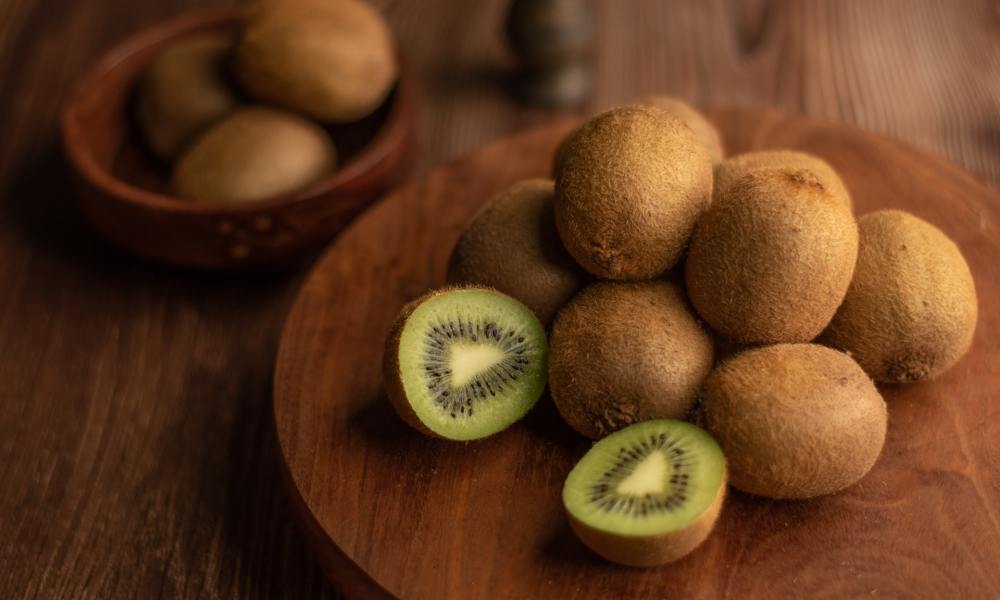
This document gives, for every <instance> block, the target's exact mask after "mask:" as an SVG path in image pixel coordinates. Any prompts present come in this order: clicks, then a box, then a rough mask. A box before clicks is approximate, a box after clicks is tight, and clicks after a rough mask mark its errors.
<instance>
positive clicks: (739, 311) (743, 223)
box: [685, 169, 858, 343]
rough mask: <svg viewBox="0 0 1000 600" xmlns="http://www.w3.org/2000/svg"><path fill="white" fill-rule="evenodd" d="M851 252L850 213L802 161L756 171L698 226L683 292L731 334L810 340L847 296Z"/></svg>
mask: <svg viewBox="0 0 1000 600" xmlns="http://www.w3.org/2000/svg"><path fill="white" fill-rule="evenodd" d="M857 252H858V227H857V224H856V223H855V221H854V216H853V215H852V214H851V211H850V208H849V207H848V206H847V205H845V204H844V203H843V201H842V200H841V199H840V198H838V197H837V196H835V195H834V194H831V193H830V191H829V190H828V189H827V187H826V186H825V185H824V183H823V182H822V180H821V179H820V178H818V177H817V176H816V175H814V174H813V173H812V172H811V171H808V170H801V169H769V170H760V171H755V172H752V173H749V174H747V175H744V176H743V177H742V178H740V179H739V181H737V182H736V183H734V184H733V185H731V186H730V187H729V189H728V190H726V193H725V194H724V195H723V196H722V197H721V198H720V200H719V201H717V202H714V203H713V205H712V207H711V208H710V209H709V210H708V211H707V212H706V213H705V216H704V218H702V220H701V222H700V223H699V224H698V229H697V230H696V232H695V235H694V237H693V239H692V242H691V248H690V249H689V251H688V257H687V264H686V273H685V277H686V281H687V291H688V296H689V297H690V299H691V302H692V304H693V305H694V307H695V309H696V310H697V311H698V314H699V315H700V316H701V318H702V319H704V320H705V321H706V322H707V323H708V324H709V325H710V326H711V327H712V328H713V329H715V330H716V331H718V332H719V333H721V334H722V335H724V336H726V337H728V338H730V339H731V340H733V341H736V342H739V343H776V342H805V341H809V340H812V339H813V338H815V337H816V336H817V335H819V333H820V332H821V331H823V328H824V327H826V325H827V324H828V323H829V322H830V319H832V318H833V314H834V312H836V310H837V307H838V306H839V305H840V303H841V301H842V300H843V299H844V295H845V294H846V293H847V287H848V285H850V282H851V275H852V274H853V272H854V263H855V260H856V258H857Z"/></svg>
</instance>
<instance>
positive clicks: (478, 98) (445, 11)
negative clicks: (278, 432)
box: [0, 0, 1000, 598]
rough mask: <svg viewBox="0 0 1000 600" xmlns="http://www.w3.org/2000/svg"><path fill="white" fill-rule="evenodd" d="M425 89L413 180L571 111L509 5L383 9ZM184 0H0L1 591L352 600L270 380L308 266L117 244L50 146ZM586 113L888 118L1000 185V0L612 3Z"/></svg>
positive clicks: (887, 122) (459, 2) (864, 123)
mask: <svg viewBox="0 0 1000 600" xmlns="http://www.w3.org/2000/svg"><path fill="white" fill-rule="evenodd" d="M376 4H378V5H379V6H380V7H381V8H383V9H384V13H385V14H386V15H387V17H388V19H389V21H390V23H391V25H392V26H393V28H394V29H395V31H396V33H397V35H398V37H399V43H400V45H401V47H402V48H403V53H404V55H405V56H406V59H407V65H408V66H409V67H410V68H411V69H412V70H413V72H414V75H415V78H416V80H417V83H418V85H419V87H420V98H419V99H420V106H419V115H418V133H419V136H420V140H421V146H422V149H421V152H420V153H419V155H418V158H417V169H416V173H420V172H422V171H425V170H426V169H427V168H429V167H431V166H433V165H435V164H437V163H440V162H442V161H446V160H448V159H451V158H453V157H457V156H459V155H461V154H463V153H465V152H467V151H469V150H471V149H473V148H475V147H477V146H479V145H482V144H484V143H486V142H488V141H490V140H492V139H494V138H496V137H498V136H500V135H502V134H504V133H506V132H510V131H514V130H520V129H523V128H526V127H530V126H533V125H536V124H541V123H543V122H545V121H547V120H550V119H552V118H553V117H555V116H557V114H558V113H555V112H552V111H544V110H539V109H528V108H525V107H522V106H519V105H518V104H517V103H516V102H514V101H512V100H511V99H510V98H509V96H507V95H506V94H505V92H504V86H503V76H504V74H505V73H506V70H507V69H508V67H509V65H510V59H509V57H508V55H507V54H506V52H505V50H504V47H503V44H502V40H501V39H500V36H499V30H500V26H501V22H502V20H503V17H504V13H505V9H506V5H505V2H502V1H495V0H476V1H469V0H419V1H414V0H398V1H393V2H389V1H384V0H383V1H381V2H377V3H376ZM200 5H201V4H199V3H197V2H194V1H188V0H151V1H148V2H136V1H134V0H0V139H2V144H0V490H2V493H0V597H2V598H21V597H25V598H33V597H41V598H76V597H92V598H119V597H120V598H132V597H137V598H157V597H164V598H176V597H192V598H200V597H205V598H230V597H236V596H239V597H252V598H261V597H265V598H266V597H288V598H304V597H309V598H314V597H330V596H334V595H335V594H334V592H333V590H332V589H331V588H330V587H329V586H328V585H327V584H326V583H325V581H324V579H323V576H322V575H321V574H320V572H319V571H318V569H317V567H316V566H315V564H314V562H313V561H312V559H311V558H310V557H309V555H308V553H307V551H306V549H305V548H304V546H303V544H302V542H301V541H300V538H299V536H298V533H297V531H296V530H295V527H294V525H293V524H292V522H291V518H290V512H289V508H288V505H287V502H286V500H285V497H284V495H283V493H282V490H281V487H280V483H279V480H278V477H277V476H278V467H277V464H278V463H277V457H276V454H275V446H274V435H273V432H272V429H273V427H272V419H271V412H270V402H271V390H270V383H271V370H272V363H273V359H274V352H275V346H276V344H277V340H278V335H279V332H280V327H281V323H282V320H283V318H284V315H285V312H286V310H287V308H288V306H289V303H290V301H291V299H292V297H293V296H294V293H295V289H296V287H297V284H298V283H299V282H300V280H301V277H302V275H303V273H304V267H303V269H300V270H298V271H295V272H292V273H288V274H284V275H268V276H260V275H255V276H248V275H243V276H239V275H212V274H192V273H187V272H182V271H175V270H168V269H164V268H161V267H157V266H154V265H151V264H148V263H144V262H140V261H138V260H134V259H131V258H128V257H126V256H123V255H122V254H120V253H118V252H116V251H114V250H113V249H110V248H108V247H107V246H105V245H104V244H103V243H102V242H100V241H99V240H98V239H97V238H95V237H94V236H93V235H92V234H91V233H90V232H89V231H88V230H87V228H86V226H85V225H84V223H83V222H82V221H81V218H80V216H79V215H78V213H77V212H76V210H75V209H74V207H73V204H72V195H73V192H72V190H71V188H70V186H69V181H68V176H67V174H68V171H67V167H66V164H65V162H64V160H63V159H62V157H61V152H60V149H59V144H58V137H57V116H58V113H59V110H60V107H61V105H62V102H63V100H64V98H65V96H66V94H67V93H68V92H69V91H70V90H71V89H72V85H73V84H74V82H75V81H76V79H77V78H78V77H79V76H80V75H81V74H82V73H83V71H84V69H85V68H86V67H87V66H88V64H89V63H90V62H91V61H92V60H94V59H95V58H96V57H97V56H98V55H99V54H100V53H101V52H102V51H103V50H106V49H107V48H109V47H110V46H111V45H112V44H113V43H114V42H115V41H116V40H118V39H120V38H121V37H122V36H125V35H127V34H129V33H131V32H132V31H134V30H135V29H137V28H140V27H143V26H146V25H150V24H153V23H155V22H157V21H158V20H160V19H162V18H165V17H169V16H172V15H175V14H178V13H180V12H182V11H183V10H185V9H187V8H191V7H194V6H200ZM595 6H596V11H597V15H598V19H599V23H600V32H599V39H598V49H597V53H596V58H595V69H596V72H595V76H596V93H595V96H594V98H593V100H592V102H591V103H590V104H589V105H588V106H587V107H585V109H584V112H591V111H593V110H597V109H599V108H604V107H608V106H611V105H613V104H616V103H619V102H623V101H626V100H629V99H630V98H633V97H634V96H636V95H640V94H647V93H652V92H666V93H670V94H673V95H676V96H679V97H681V98H684V99H687V100H690V101H692V102H694V103H697V104H703V105H717V106H754V107H778V108H781V109H783V110H786V111H789V112H799V113H806V114H809V115H814V116H817V117H821V118H825V119H831V120H837V121H842V122H845V123H850V124H854V125H857V126H860V127H864V128H867V129H871V130H874V131H878V132H883V133H885V134H887V135H889V136H892V137H895V138H898V139H900V140H904V141H906V142H909V143H911V144H913V145H915V146H918V147H922V148H925V149H929V150H931V151H934V152H937V153H939V154H941V155H944V156H946V157H948V158H950V159H952V160H954V161H955V162H957V163H959V164H960V165H962V166H964V167H966V168H967V169H968V170H970V171H971V172H973V173H974V174H976V175H978V176H979V177H981V178H983V179H985V180H987V181H990V182H991V183H993V184H994V185H996V184H997V182H998V181H1000V35H998V33H1000V3H997V2H986V1H981V2H980V1H971V0H970V1H961V2H960V1H955V0H940V1H915V0H897V1H877V0H850V1H836V2H834V1H828V2H820V1H812V2H807V1H801V2H800V1H786V2H762V1H756V2H737V1H723V0H711V1H710V0H699V1H693V0H684V1H681V0H675V1H668V0H627V1H621V0H604V1H599V2H597V3H596V5H595Z"/></svg>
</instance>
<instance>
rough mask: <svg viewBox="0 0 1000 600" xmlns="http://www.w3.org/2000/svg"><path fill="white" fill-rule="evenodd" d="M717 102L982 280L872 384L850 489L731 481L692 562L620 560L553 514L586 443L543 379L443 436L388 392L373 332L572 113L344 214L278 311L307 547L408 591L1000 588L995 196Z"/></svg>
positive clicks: (752, 132) (740, 131)
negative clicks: (910, 226)
mask: <svg viewBox="0 0 1000 600" xmlns="http://www.w3.org/2000/svg"><path fill="white" fill-rule="evenodd" d="M712 116H713V118H714V119H715V121H716V122H717V123H718V124H719V126H720V128H721V130H722V132H723V137H724V139H725V141H726V143H727V145H728V146H729V147H730V148H732V149H733V150H734V151H745V150H752V149H768V148H797V149H801V150H805V151H807V152H810V153H813V154H816V155H819V156H822V157H823V158H825V159H827V160H828V161H829V162H830V163H831V164H832V165H833V166H834V167H835V168H836V169H837V171H838V172H839V173H840V174H841V176H842V177H843V179H844V182H845V183H846V184H847V187H848V189H849V190H850V192H851V195H852V198H853V200H854V205H855V210H856V211H857V212H858V214H864V213H866V212H870V211H872V210H876V209H879V208H902V209H905V210H909V211H911V212H913V213H915V214H917V215H919V216H921V217H923V218H925V219H927V220H929V221H931V222H933V223H935V224H937V225H938V226H939V227H941V228H942V229H943V230H944V231H945V232H946V233H947V234H948V235H950V236H951V237H952V239H954V240H955V241H956V242H957V243H958V244H959V246H960V247H961V248H962V251H963V253H964V255H965V256H966V259H967V260H968V262H969V263H970V267H971V269H972V272H973V276H974V278H975V280H976V283H977V291H978V294H979V306H980V319H979V324H978V328H977V335H976V339H975V342H974V344H973V347H972V350H971V351H970V352H969V354H968V355H967V356H966V357H965V358H964V359H963V360H962V361H961V362H960V363H959V364H958V365H957V366H956V367H955V368H953V369H952V370H951V371H949V372H948V373H947V374H945V375H944V376H942V377H941V378H939V379H938V380H936V381H934V382H932V383H925V384H920V385H913V386H885V387H883V388H882V392H883V394H884V395H885V396H886V399H887V402H888V404H889V407H890V416H889V423H890V425H889V436H888V440H887V443H886V447H885V449H884V450H883V453H882V456H881V457H880V460H879V461H878V463H877V464H876V466H875V468H874V469H873V470H872V472H871V473H869V475H868V476H867V477H866V478H865V479H864V480H862V482H861V483H860V484H858V485H856V486H854V487H852V488H850V489H849V490H847V491H846V492H844V493H841V494H837V495H835V496H831V497H826V498H820V499H816V500H812V501H802V502H778V501H770V500H765V499H760V498H753V497H751V496H748V495H745V494H741V493H738V492H733V493H732V494H731V495H730V498H729V501H728V503H727V504H726V506H724V507H723V511H722V515H721V517H720V521H719V523H718V525H717V530H716V532H715V533H714V534H713V535H712V536H711V537H710V538H709V540H708V542H706V544H705V545H704V546H703V547H702V548H700V549H699V550H698V551H697V552H696V553H695V554H693V555H691V556H689V557H688V558H686V559H685V560H682V561H680V562H678V563H677V564H674V565H668V566H666V567H663V568H660V569H651V570H641V569H640V570H637V569H629V568H624V567H618V566H615V565H611V564H609V563H607V562H605V561H603V560H600V559H599V558H597V557H596V556H595V555H593V554H592V553H590V552H589V551H588V550H587V549H586V548H585V547H584V546H583V545H582V544H580V543H579V542H577V541H576V539H575V537H574V536H573V534H572V533H571V532H570V530H569V528H568V526H567V524H566V520H565V518H564V517H563V514H562V505H561V490H562V484H563V481H564V479H565V477H566V474H567V473H569V470H570V469H571V468H572V466H573V464H574V463H575V462H576V461H577V460H579V458H580V457H581V456H582V455H583V454H584V453H585V452H586V449H587V448H588V447H589V446H590V443H591V442H590V440H586V439H584V438H582V437H580V436H579V435H576V434H574V432H573V431H572V430H571V429H570V428H569V427H568V426H566V425H565V424H564V423H563V422H562V421H561V420H560V418H559V417H558V414H557V412H556V410H555V408H554V405H553V404H552V402H551V400H550V399H549V398H548V396H547V395H546V396H545V397H543V400H542V401H541V402H540V404H539V406H537V407H536V408H535V410H534V411H533V412H532V413H531V414H530V415H529V416H528V417H527V418H526V419H525V421H524V422H523V423H518V424H516V425H515V426H514V427H511V428H510V429H509V430H507V431H505V432H503V433H501V434H499V435H497V436H494V437H492V438H489V439H487V440H483V441H480V442H474V443H448V442H442V441H440V440H432V439H428V438H426V437H424V436H423V435H421V434H420V433H418V432H416V431H414V430H413V429H410V428H409V427H407V426H406V425H404V424H403V423H402V422H401V421H400V420H399V419H398V418H396V417H395V414H394V413H393V411H392V409H391V407H390V406H389V403H388V401H387V399H386V398H385V394H384V391H383V386H382V381H381V355H382V349H383V346H384V343H383V341H384V338H385V335H386V332H387V331H388V329H389V327H390V326H391V324H392V321H393V319H394V317H395V315H396V313H397V312H398V310H399V309H400V307H401V306H403V304H405V303H406V302H408V301H409V300H411V299H413V297H416V296H419V295H420V294H421V293H423V292H424V291H425V290H426V289H428V288H433V287H437V286H439V285H441V284H442V283H443V281H444V278H445V271H446V265H447V260H448V256H449V255H450V253H451V248H452V246H453V244H454V241H455V239H456V238H457V237H458V234H459V233H460V231H461V229H462V226H463V225H464V223H465V222H467V220H468V218H469V217H470V216H471V215H472V214H474V213H475V211H476V210H477V209H478V208H479V207H480V206H481V205H482V203H483V202H484V201H485V200H486V199H488V198H489V197H490V196H492V195H493V194H494V193H496V192H497V191H499V190H501V189H503V188H504V187H506V186H507V185H509V184H510V183H512V182H513V181H516V180H518V179H522V178H526V177H537V176H544V175H546V174H547V172H548V169H549V166H550V165H551V163H552V153H553V151H554V149H555V148H556V146H557V145H558V143H559V141H560V140H561V139H562V137H563V136H564V135H565V133H566V131H567V127H566V126H565V125H556V126H552V127H548V128H544V129H542V130H540V131H537V132H532V133H527V134H522V135H520V136H515V137H512V138H508V139H505V140H503V141H500V142H497V143H495V144H493V145H490V146H488V147H486V148H484V149H482V150H479V151H477V152H475V153H473V154H472V155H470V156H469V157H468V158H465V159H463V160H461V161H459V162H457V163H455V164H453V165H449V166H447V167H442V168H439V169H435V170H434V171H432V172H431V173H430V174H429V175H428V176H427V177H425V178H423V179H421V180H420V181H418V182H416V183H414V184H412V185H409V186H406V187H405V188H403V189H402V190H400V191H399V192H397V193H395V194H393V195H391V196H390V197H389V198H387V199H386V200H384V201H383V203H382V204H381V205H380V206H378V207H376V208H375V209H373V210H371V211H370V212H369V213H368V214H367V215H366V216H365V217H364V218H362V219H361V220H359V221H358V222H357V223H356V224H355V226H354V227H352V228H350V229H349V230H348V231H345V232H344V233H343V234H342V235H341V237H340V239H339V240H338V242H336V243H335V244H334V245H333V246H332V247H331V248H330V249H329V251H328V252H327V253H326V254H325V255H324V256H323V258H322V259H321V260H320V261H319V263H318V264H317V266H316V268H315V270H314V271H313V273H312V274H311V275H310V276H309V278H308V279H307V281H306V282H305V284H304V286H303V288H302V292H301V294H300V296H299V298H298V300H297V301H296V303H295V305H294V307H293V308H292V311H291V313H290V315H289V318H288V322H287V325H286V328H285V332H284V334H283V337H282V341H281V348H280V351H279V353H278V360H277V369H276V373H275V419H276V423H277V430H278V440H279V443H280V446H281V449H282V455H283V458H285V459H286V465H287V469H288V474H289V475H290V480H289V483H290V486H291V493H292V495H293V497H295V498H297V500H299V501H298V502H297V506H298V508H299V509H300V511H301V518H302V519H303V520H304V521H305V523H306V525H307V530H308V531H309V537H310V542H311V544H312V545H314V546H316V547H317V548H318V549H319V550H318V552H317V554H318V555H321V556H323V557H325V558H324V560H325V561H326V562H327V564H328V570H329V571H330V573H331V577H332V578H334V579H335V580H338V581H339V579H338V578H339V577H340V576H342V575H343V576H346V577H347V578H350V579H349V580H348V581H347V582H345V584H344V586H345V590H347V591H350V589H349V586H350V585H351V583H352V582H353V581H354V580H356V579H357V573H358V571H359V570H360V571H363V572H364V573H366V574H367V575H368V577H369V578H370V581H369V582H366V586H365V587H364V588H361V589H363V590H364V591H365V592H369V591H370V589H371V587H372V585H375V586H377V587H378V588H380V589H381V590H382V591H383V592H384V593H385V595H387V596H391V597H401V598H427V599H434V598H444V597H453V598H467V599H473V598H483V599H486V598H495V597H502V598H563V597H573V598H651V597H656V598H665V597H695V598H733V599H738V598H739V599H742V598H770V597H795V596H804V597H830V598H840V597H858V596H862V595H867V594H874V595H885V596H887V597H900V596H905V597H914V596H921V595H927V596H930V597H940V598H948V597H974V598H979V597H982V598H987V597H996V596H998V595H1000V572H998V571H997V570H996V568H995V566H996V565H997V564H1000V520H998V515H1000V494H998V493H997V492H998V491H1000V463H998V462H997V460H996V453H997V443H998V440H1000V407H998V406H997V405H996V403H995V402H994V398H995V397H996V395H997V394H998V393H1000V373H998V372H997V370H996V366H997V365H996V357H997V356H998V352H1000V341H998V339H1000V264H998V263H997V261H996V257H997V256H1000V207H998V205H997V203H998V202H1000V194H997V193H996V192H995V190H992V189H990V188H988V187H986V186H984V185H982V184H980V183H979V182H977V181H975V180H974V179H973V178H972V177H971V176H969V175H967V174H966V173H965V172H963V171H961V170H960V169H958V168H956V167H954V166H952V165H951V164H948V163H946V162H943V161H941V160H940V159H937V158H935V157H932V156H929V155H924V154H921V153H919V152H917V151H913V150H910V149H908V148H906V147H905V146H902V145H900V144H898V143H896V142H892V141H889V140H887V139H885V138H881V137H879V136H875V135H873V134H870V133H865V132H863V131H861V130H856V129H849V128H846V127H844V126H842V125H834V124H826V123H822V122H817V121H811V120H808V119H804V118H786V117H783V116H781V115H780V114H779V113H776V112H769V113H759V112H749V111H717V112H713V113H712ZM359 257H364V259H363V260H359ZM421 549H428V551H421ZM338 550H339V551H340V553H342V555H343V557H341V556H338ZM345 559H346V560H345Z"/></svg>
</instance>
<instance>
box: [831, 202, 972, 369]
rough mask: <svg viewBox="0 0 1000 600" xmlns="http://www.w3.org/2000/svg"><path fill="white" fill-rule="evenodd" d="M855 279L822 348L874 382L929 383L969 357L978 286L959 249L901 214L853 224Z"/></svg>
mask: <svg viewBox="0 0 1000 600" xmlns="http://www.w3.org/2000/svg"><path fill="white" fill-rule="evenodd" d="M858 227H859V229H860V234H861V238H860V244H859V250H858V264H857V267H856V268H855V270H854V279H853V280H852V281H851V286H850V288H848V290H847V296H846V297H845V298H844V302H843V304H841V306H840V308H839V309H838V310H837V314H836V315H835V316H834V317H833V321H831V323H830V326H829V327H828V328H827V329H826V331H825V332H824V333H823V335H822V336H821V338H820V341H821V342H823V343H825V344H828V345H830V346H833V347H835V348H839V349H841V350H844V351H846V352H849V353H850V354H851V356H853V357H854V359H855V360H857V361H858V363H860V364H861V366H862V367H863V368H864V369H865V371H866V372H867V373H868V374H869V375H870V376H872V377H873V378H875V379H876V380H877V381H885V382H893V383H907V382H912V381H920V380H923V379H930V378H933V377H935V376H936V375H938V374H940V373H942V372H943V371H945V370H947V369H948V368H950V367H951V366H952V365H954V364H955V363H956V362H958V360H959V359H960V358H961V357H962V356H963V355H964V354H965V353H966V352H967V351H968V349H969V346H970V345H971V344H972V337H973V334H974V333H975V329H976V318H977V315H978V306H977V302H976V287H975V283H974V281H973V279H972V273H971V272H970V271H969V265H968V264H967V263H966V262H965V259H964V258H963V257H962V253H961V251H960V250H959V249H958V246H956V245H955V243H954V242H953V241H952V240H951V239H949V238H948V236H946V235H945V234H944V233H943V232H942V231H941V230H940V229H938V228H937V227H934V226H933V225H931V224H930V223H928V222H926V221H924V220H922V219H920V218H918V217H915V216H913V215H911V214H909V213H906V212H903V211H900V210H882V211H878V212H874V213H869V214H867V215H864V216H863V217H861V218H860V219H859V220H858Z"/></svg>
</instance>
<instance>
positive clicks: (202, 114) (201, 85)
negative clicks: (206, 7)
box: [135, 33, 239, 159]
mask: <svg viewBox="0 0 1000 600" xmlns="http://www.w3.org/2000/svg"><path fill="white" fill-rule="evenodd" d="M232 47H233V36H231V35H227V34H221V33H206V34H201V35H197V36H193V37H191V38H185V39H183V40H181V41H178V42H175V43H173V44H170V45H169V46H167V47H166V48H165V49H164V50H163V51H162V52H160V54H159V55H157V57H156V58H155V59H154V60H153V62H152V63H151V64H150V65H149V67H148V68H147V69H146V72H145V73H143V75H142V79H141V80H140V82H139V90H138V94H137V97H136V107H135V108H136V122H137V123H138V125H139V129H140V130H141V131H142V135H143V138H145V141H146V145H147V146H149V148H150V150H152V151H153V152H154V153H155V154H156V155H157V156H159V157H160V158H164V159H172V158H174V157H175V156H177V155H178V154H179V153H180V152H181V151H182V150H183V149H184V147H185V146H187V145H188V144H189V143H190V142H191V141H192V140H193V139H195V137H196V136H197V135H198V134H199V133H200V132H201V131H204V130H205V129H206V128H207V127H208V126H209V125H211V124H212V123H215V122H216V121H218V120H219V119H221V118H222V117H224V116H226V115H227V114H229V113H230V112H232V110H233V109H234V108H236V106H237V104H239V99H238V98H237V95H236V93H235V92H234V91H233V90H231V89H230V88H229V86H228V85H227V82H226V78H225V75H224V73H225V62H226V60H227V59H228V58H229V54H230V51H231V50H232Z"/></svg>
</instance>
